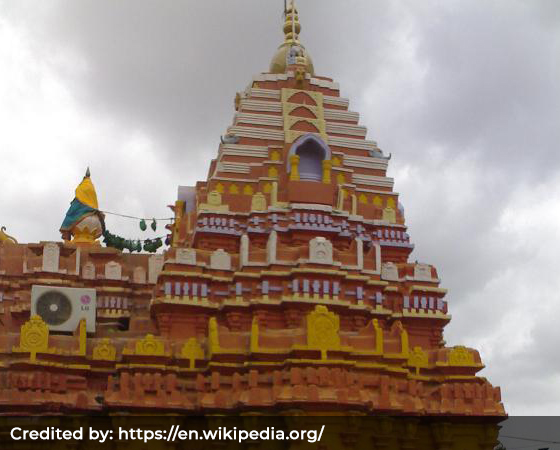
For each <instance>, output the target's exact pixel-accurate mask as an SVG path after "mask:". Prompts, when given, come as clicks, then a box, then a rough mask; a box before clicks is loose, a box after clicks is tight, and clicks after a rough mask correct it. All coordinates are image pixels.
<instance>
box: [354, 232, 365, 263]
mask: <svg viewBox="0 0 560 450" xmlns="http://www.w3.org/2000/svg"><path fill="white" fill-rule="evenodd" d="M356 265H357V266H358V269H360V270H362V269H363V268H364V241H362V239H361V238H356Z"/></svg>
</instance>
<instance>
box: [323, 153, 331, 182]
mask: <svg viewBox="0 0 560 450" xmlns="http://www.w3.org/2000/svg"><path fill="white" fill-rule="evenodd" d="M331 169H332V161H331V160H330V159H324V160H323V183H325V184H331Z"/></svg>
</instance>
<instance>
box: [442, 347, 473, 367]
mask: <svg viewBox="0 0 560 450" xmlns="http://www.w3.org/2000/svg"><path fill="white" fill-rule="evenodd" d="M447 362H448V363H449V365H450V366H474V365H475V363H474V355H473V353H472V352H471V351H470V350H469V349H468V348H466V347H463V346H462V345H458V346H456V347H453V348H452V349H451V351H450V352H449V354H448V356H447Z"/></svg>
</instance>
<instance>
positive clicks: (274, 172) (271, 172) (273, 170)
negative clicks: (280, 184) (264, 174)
mask: <svg viewBox="0 0 560 450" xmlns="http://www.w3.org/2000/svg"><path fill="white" fill-rule="evenodd" d="M268 176H269V177H270V178H277V177H278V169H277V168H276V167H269V168H268Z"/></svg>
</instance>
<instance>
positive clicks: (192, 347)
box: [181, 337, 204, 369]
mask: <svg viewBox="0 0 560 450" xmlns="http://www.w3.org/2000/svg"><path fill="white" fill-rule="evenodd" d="M181 358H184V359H188V360H189V368H191V369H194V368H195V362H196V360H197V359H204V350H203V349H202V347H201V346H200V344H199V343H198V341H197V340H196V338H193V337H192V338H190V339H189V340H188V341H187V342H185V345H183V348H182V349H181Z"/></svg>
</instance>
